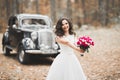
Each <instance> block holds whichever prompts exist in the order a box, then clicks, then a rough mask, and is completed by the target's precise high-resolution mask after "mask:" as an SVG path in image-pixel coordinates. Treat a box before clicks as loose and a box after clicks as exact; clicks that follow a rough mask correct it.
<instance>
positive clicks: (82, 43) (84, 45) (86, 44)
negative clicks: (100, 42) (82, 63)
mask: <svg viewBox="0 0 120 80" xmlns="http://www.w3.org/2000/svg"><path fill="white" fill-rule="evenodd" d="M91 45H92V46H94V42H93V40H92V39H91V38H90V37H87V36H83V37H79V39H78V41H77V46H79V47H80V48H81V49H83V50H85V51H86V50H87V51H88V48H90V46H91Z"/></svg>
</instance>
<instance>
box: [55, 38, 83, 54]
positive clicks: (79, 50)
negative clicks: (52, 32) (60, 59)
mask: <svg viewBox="0 0 120 80" xmlns="http://www.w3.org/2000/svg"><path fill="white" fill-rule="evenodd" d="M56 41H57V42H58V43H61V44H64V45H67V46H69V47H71V48H73V49H74V50H76V51H78V52H81V53H83V52H84V50H82V49H80V48H79V47H77V46H75V45H74V44H72V43H70V42H69V41H68V40H65V39H64V38H62V37H58V36H57V37H56Z"/></svg>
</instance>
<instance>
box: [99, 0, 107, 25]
mask: <svg viewBox="0 0 120 80" xmlns="http://www.w3.org/2000/svg"><path fill="white" fill-rule="evenodd" d="M98 2H99V3H98V4H99V13H100V15H99V17H100V18H99V20H100V23H101V24H102V26H105V25H106V17H107V16H106V2H104V0H99V1H98Z"/></svg>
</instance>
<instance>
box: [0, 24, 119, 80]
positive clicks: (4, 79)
mask: <svg viewBox="0 0 120 80" xmlns="http://www.w3.org/2000/svg"><path fill="white" fill-rule="evenodd" d="M76 32H77V34H78V35H80V36H83V35H88V36H90V37H91V38H93V40H94V42H95V46H94V47H91V48H90V50H89V51H90V52H89V53H85V55H84V56H83V57H81V56H80V54H77V53H76V56H77V57H78V59H79V61H80V64H81V65H82V67H83V70H84V72H85V74H86V76H87V77H88V80H120V25H117V26H116V27H114V28H110V29H105V28H104V29H103V28H102V29H97V30H95V29H88V30H77V31H76ZM1 37H2V34H0V44H1ZM1 47H2V46H1V45H0V80H45V78H46V75H47V73H48V70H49V68H50V65H51V63H52V59H51V58H42V57H32V60H31V62H30V64H28V65H21V64H20V63H19V62H18V61H17V59H16V54H12V55H11V56H9V57H6V56H4V55H3V54H2V50H1Z"/></svg>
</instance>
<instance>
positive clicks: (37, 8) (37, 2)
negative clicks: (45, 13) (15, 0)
mask: <svg viewBox="0 0 120 80" xmlns="http://www.w3.org/2000/svg"><path fill="white" fill-rule="evenodd" d="M39 2H40V0H36V13H37V14H39V13H40V12H39Z"/></svg>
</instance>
